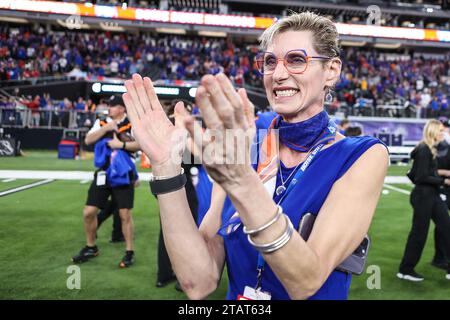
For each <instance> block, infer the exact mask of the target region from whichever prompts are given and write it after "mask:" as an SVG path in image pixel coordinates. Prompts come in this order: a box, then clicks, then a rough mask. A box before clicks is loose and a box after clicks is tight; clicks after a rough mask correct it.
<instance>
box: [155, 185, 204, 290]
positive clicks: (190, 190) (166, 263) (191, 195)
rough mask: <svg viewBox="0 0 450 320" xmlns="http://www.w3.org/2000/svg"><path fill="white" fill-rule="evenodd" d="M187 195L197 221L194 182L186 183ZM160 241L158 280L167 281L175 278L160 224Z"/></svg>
mask: <svg viewBox="0 0 450 320" xmlns="http://www.w3.org/2000/svg"><path fill="white" fill-rule="evenodd" d="M186 196H187V200H188V203H189V208H190V209H191V212H192V217H193V218H194V221H195V222H196V221H197V210H198V200H197V194H196V193H195V189H194V187H193V186H192V184H189V183H187V184H186ZM159 227H160V231H159V241H158V274H157V277H158V279H157V281H158V282H167V281H169V280H171V279H172V278H173V270H172V264H171V263H170V259H169V255H168V254H167V250H166V245H165V243H164V236H163V232H162V228H161V224H160V226H159Z"/></svg>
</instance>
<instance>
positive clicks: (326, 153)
mask: <svg viewBox="0 0 450 320" xmlns="http://www.w3.org/2000/svg"><path fill="white" fill-rule="evenodd" d="M377 143H381V141H380V140H378V139H376V138H373V137H370V136H363V137H346V138H344V139H342V140H339V141H338V142H336V143H334V144H333V145H331V146H330V147H328V148H326V149H323V150H322V151H321V152H319V153H318V154H317V155H316V156H315V157H314V160H313V161H312V162H311V164H310V165H309V167H308V168H307V169H306V171H305V172H304V173H303V175H302V177H301V178H300V180H299V181H298V182H297V183H296V185H295V186H294V188H293V189H292V191H291V192H290V193H289V195H288V197H286V201H284V200H283V201H282V202H281V204H280V205H281V206H282V207H283V211H284V213H286V214H287V215H288V216H289V218H290V219H291V221H292V223H293V225H294V227H295V229H296V230H298V226H299V222H300V219H301V218H302V217H303V215H304V214H306V213H312V214H314V215H317V214H318V213H319V211H320V208H321V207H322V205H323V203H324V202H325V199H326V198H327V196H328V193H329V192H330V190H331V188H332V186H333V184H334V182H335V181H336V180H338V179H339V178H341V177H342V176H343V175H344V174H345V173H346V172H347V170H348V169H349V168H350V167H351V166H352V164H353V163H354V162H355V161H356V160H357V159H358V158H359V157H360V156H361V155H362V154H363V153H364V152H365V151H367V150H368V149H369V148H370V147H372V146H373V145H375V144H377ZM281 170H282V174H283V179H284V180H285V179H286V178H287V177H288V176H289V174H290V172H291V171H292V170H293V168H286V167H284V166H283V165H281ZM279 176H280V175H279V174H278V177H277V183H276V186H277V187H278V186H279V185H280V183H281V181H280V178H279ZM287 184H288V183H286V184H285V185H286V186H287ZM293 195H295V198H296V199H301V201H288V199H289V197H292V196H293ZM274 200H275V202H277V200H278V199H277V197H276V196H275V197H274ZM235 211H236V210H235V209H234V207H233V205H232V203H231V201H230V200H229V198H227V200H226V201H225V207H224V210H223V211H222V225H224V224H226V223H227V222H228V221H229V219H230V217H231V216H232V215H233V214H234V212H235ZM242 227H243V226H242V224H240V225H239V227H238V228H237V229H235V230H234V231H233V232H231V233H229V234H226V235H222V236H223V239H224V246H225V252H226V265H227V270H228V279H229V282H228V292H227V299H230V300H235V299H236V298H237V295H238V294H243V292H244V288H245V286H250V287H252V288H253V287H254V286H255V284H256V279H257V271H256V269H257V259H258V252H257V251H256V250H255V249H254V248H253V247H252V246H251V245H250V244H249V242H248V240H247V236H246V235H245V234H244V233H243V231H242ZM350 282H351V275H350V274H347V273H344V272H340V271H333V272H332V273H331V274H330V276H329V277H328V279H327V280H326V281H325V283H324V284H323V286H322V287H321V288H320V289H319V290H318V291H317V292H316V293H315V294H314V295H313V296H312V297H310V299H325V300H337V299H339V300H341V299H347V297H348V291H349V288H350ZM262 291H268V292H270V294H271V295H272V299H274V300H287V299H290V298H289V296H288V294H287V292H286V290H285V289H284V288H283V285H282V284H281V282H280V281H279V280H278V278H277V277H276V276H275V274H274V273H273V271H272V270H271V269H270V266H269V265H268V264H267V263H266V265H265V268H264V271H263V276H262Z"/></svg>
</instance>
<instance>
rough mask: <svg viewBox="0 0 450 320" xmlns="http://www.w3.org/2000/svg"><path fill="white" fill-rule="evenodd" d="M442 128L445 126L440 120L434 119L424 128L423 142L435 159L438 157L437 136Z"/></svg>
mask: <svg viewBox="0 0 450 320" xmlns="http://www.w3.org/2000/svg"><path fill="white" fill-rule="evenodd" d="M442 126H443V124H442V123H441V122H440V121H439V120H436V119H432V120H428V121H427V123H426V124H425V127H424V128H423V138H422V141H421V142H423V143H425V144H426V145H427V146H428V147H429V148H430V150H431V153H432V154H433V158H434V157H436V155H437V148H436V144H437V142H438V141H436V136H437V134H438V133H439V131H440V130H441V127H442Z"/></svg>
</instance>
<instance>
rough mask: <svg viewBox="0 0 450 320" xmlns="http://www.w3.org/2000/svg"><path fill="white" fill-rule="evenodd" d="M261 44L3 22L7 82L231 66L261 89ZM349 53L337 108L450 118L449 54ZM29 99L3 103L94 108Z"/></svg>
mask: <svg viewBox="0 0 450 320" xmlns="http://www.w3.org/2000/svg"><path fill="white" fill-rule="evenodd" d="M257 50H258V47H257V45H255V44H254V43H238V42H233V41H231V39H229V38H227V39H225V38H205V37H188V36H179V35H161V34H159V35H158V37H155V36H154V35H151V34H132V33H121V34H117V33H110V32H98V31H90V32H79V31H78V32H75V31H54V30H50V29H46V28H44V27H43V26H40V27H38V28H31V27H30V26H21V27H12V26H11V25H7V24H5V25H3V26H2V27H0V82H5V81H8V82H10V83H11V81H20V80H25V79H27V80H29V79H33V78H40V77H58V76H66V75H69V76H75V77H77V78H87V77H96V78H100V79H101V78H102V77H111V78H124V79H125V78H129V77H130V76H131V75H132V74H133V73H141V74H151V76H152V78H159V79H170V80H179V79H181V80H198V79H200V78H201V77H202V76H203V75H205V74H217V73H220V72H224V73H225V74H227V75H228V76H229V77H230V78H231V80H232V81H233V82H234V83H235V85H236V86H244V85H245V86H250V87H252V88H262V87H263V86H262V82H261V80H262V77H261V76H260V75H259V74H258V71H257V70H256V68H255V66H254V65H253V62H252V61H253V58H254V56H255V54H256V53H257ZM343 52H344V56H343V57H342V59H343V61H344V66H343V70H342V75H341V80H340V81H339V82H338V83H337V85H336V88H335V94H334V100H333V102H332V103H331V104H330V105H329V106H328V111H329V112H330V113H331V114H334V113H335V112H336V111H344V112H345V113H346V114H355V115H387V116H396V115H397V116H400V114H399V113H395V112H394V111H395V110H397V109H395V106H394V108H390V107H389V106H390V105H396V106H398V108H403V109H404V111H405V110H406V113H407V114H405V112H404V113H403V114H401V116H411V117H438V116H446V117H450V110H449V99H450V59H449V58H450V54H447V55H445V54H443V55H441V56H432V57H431V58H430V57H423V56H420V55H418V54H407V55H405V54H400V53H392V52H390V53H386V52H384V53H383V52H381V51H376V50H375V49H361V48H357V49H356V48H353V47H347V48H346V49H345V50H343ZM12 83H14V82H12ZM27 99H28V102H31V104H27V103H28V102H27V101H25V103H24V101H21V100H20V99H13V98H10V97H3V98H2V99H1V101H0V105H1V107H6V108H14V107H15V106H16V105H18V104H21V105H22V106H24V105H25V106H26V107H27V108H33V109H36V108H35V105H38V108H41V109H44V110H45V109H53V110H54V109H55V107H57V108H59V110H77V111H85V112H87V111H91V112H94V111H95V110H94V109H95V108H93V107H92V104H93V102H92V101H90V102H89V101H86V103H85V105H84V106H83V103H84V102H83V103H82V102H80V100H79V101H68V99H64V101H59V102H57V103H56V104H52V103H49V101H48V100H49V99H50V98H49V97H47V98H45V97H43V96H41V97H40V99H39V100H36V98H33V97H28V98H27ZM30 105H31V107H30ZM385 106H387V107H388V108H385ZM33 113H34V114H35V115H37V114H38V112H37V110H35V111H34V112H33ZM35 119H37V116H36V117H35ZM35 121H37V120H35ZM38 122H39V121H38Z"/></svg>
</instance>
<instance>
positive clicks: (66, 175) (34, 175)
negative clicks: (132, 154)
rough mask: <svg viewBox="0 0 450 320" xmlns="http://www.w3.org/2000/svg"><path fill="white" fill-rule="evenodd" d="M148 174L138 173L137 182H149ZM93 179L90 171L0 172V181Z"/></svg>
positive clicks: (92, 173)
mask: <svg viewBox="0 0 450 320" xmlns="http://www.w3.org/2000/svg"><path fill="white" fill-rule="evenodd" d="M150 176H151V174H150V173H139V180H141V181H150ZM93 178H94V172H92V171H44V170H39V171H35V170H0V179H53V180H78V181H83V180H88V181H91V180H92V179H93Z"/></svg>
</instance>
